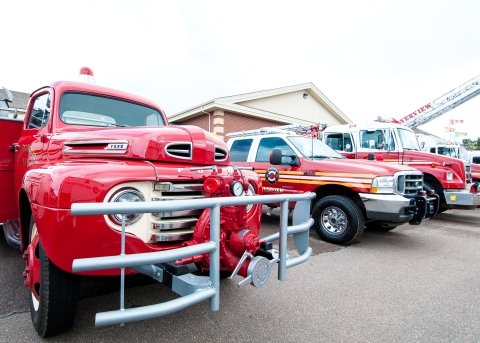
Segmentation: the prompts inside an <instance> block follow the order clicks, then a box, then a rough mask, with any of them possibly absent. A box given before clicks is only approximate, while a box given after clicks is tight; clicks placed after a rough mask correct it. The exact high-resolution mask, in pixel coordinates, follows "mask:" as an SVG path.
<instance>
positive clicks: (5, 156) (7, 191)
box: [0, 118, 23, 223]
mask: <svg viewBox="0 0 480 343" xmlns="http://www.w3.org/2000/svg"><path fill="white" fill-rule="evenodd" d="M22 125H23V121H21V120H14V119H8V118H0V189H1V190H2V196H1V197H0V223H3V222H5V221H6V220H8V219H13V218H15V217H16V216H17V201H16V198H17V197H16V196H15V188H14V186H13V185H14V174H13V173H14V165H15V164H14V161H15V149H16V148H17V146H16V144H17V141H18V138H19V137H20V132H21V130H22Z"/></svg>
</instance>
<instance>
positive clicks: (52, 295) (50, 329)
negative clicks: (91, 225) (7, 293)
mask: <svg viewBox="0 0 480 343" xmlns="http://www.w3.org/2000/svg"><path fill="white" fill-rule="evenodd" d="M34 225H35V224H34V223H33V219H32V225H31V226H32V227H34ZM30 231H31V232H32V229H31V230H30ZM34 232H36V230H34ZM32 238H33V237H31V239H32ZM35 255H36V256H37V258H39V260H40V285H38V287H39V289H38V297H39V298H38V299H37V298H36V296H35V295H34V294H33V292H30V314H31V317H32V323H33V326H34V328H35V330H36V331H37V333H38V335H39V336H41V337H49V336H54V335H58V334H60V333H62V332H65V331H67V330H68V329H69V328H70V327H71V326H72V325H73V322H74V319H75V313H76V309H77V304H78V295H79V290H80V277H79V276H77V275H74V274H69V273H67V272H64V271H63V270H61V269H59V268H58V267H57V266H55V265H54V264H53V263H52V262H51V261H50V260H49V258H48V256H47V255H46V253H45V251H44V250H43V247H42V245H41V243H40V242H38V247H37V249H35Z"/></svg>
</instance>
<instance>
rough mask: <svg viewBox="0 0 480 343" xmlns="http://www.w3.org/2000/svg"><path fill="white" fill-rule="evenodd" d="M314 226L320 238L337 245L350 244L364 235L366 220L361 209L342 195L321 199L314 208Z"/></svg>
mask: <svg viewBox="0 0 480 343" xmlns="http://www.w3.org/2000/svg"><path fill="white" fill-rule="evenodd" d="M312 217H313V219H314V220H315V224H314V225H313V226H314V228H315V231H317V233H318V235H319V236H320V238H322V239H323V240H325V241H327V242H331V243H335V244H350V243H352V242H353V241H355V240H357V239H359V238H360V237H361V236H362V234H363V229H364V226H365V218H364V215H363V212H362V210H361V209H360V207H359V206H358V205H357V204H356V203H355V202H354V201H353V200H351V199H349V198H347V197H345V196H341V195H329V196H326V197H324V198H321V199H320V200H319V201H318V202H317V203H316V204H315V207H314V208H313V211H312Z"/></svg>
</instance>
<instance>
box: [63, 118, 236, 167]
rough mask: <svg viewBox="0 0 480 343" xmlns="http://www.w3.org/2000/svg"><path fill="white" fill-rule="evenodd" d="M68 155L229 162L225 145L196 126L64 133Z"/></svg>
mask: <svg viewBox="0 0 480 343" xmlns="http://www.w3.org/2000/svg"><path fill="white" fill-rule="evenodd" d="M55 138H56V139H59V140H61V141H63V153H64V155H65V156H69V157H75V156H77V157H80V156H81V157H87V156H88V157H109V158H111V157H116V158H128V159H141V160H148V161H161V162H173V163H188V164H201V165H205V164H206V165H210V164H217V165H218V164H220V165H222V164H223V165H225V164H228V163H229V154H228V149H227V146H226V144H225V143H224V142H223V141H221V140H219V139H218V138H216V137H214V136H213V135H211V134H209V133H208V132H206V131H204V130H202V129H200V128H198V127H196V126H190V125H185V126H174V125H169V126H164V127H135V128H114V129H110V128H109V129H99V130H89V131H75V132H64V133H62V134H60V135H58V136H57V137H55Z"/></svg>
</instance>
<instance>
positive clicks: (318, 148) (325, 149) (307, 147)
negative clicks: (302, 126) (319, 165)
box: [288, 136, 344, 159]
mask: <svg viewBox="0 0 480 343" xmlns="http://www.w3.org/2000/svg"><path fill="white" fill-rule="evenodd" d="M288 140H289V141H290V142H292V144H293V145H295V147H296V148H297V149H298V150H299V151H300V153H301V154H302V155H303V156H304V157H305V158H309V159H318V158H344V157H343V156H342V155H340V154H339V153H338V152H336V151H335V150H333V149H332V148H330V147H329V146H328V145H326V144H325V143H323V142H322V141H320V140H318V139H313V138H308V137H297V136H291V137H288Z"/></svg>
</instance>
